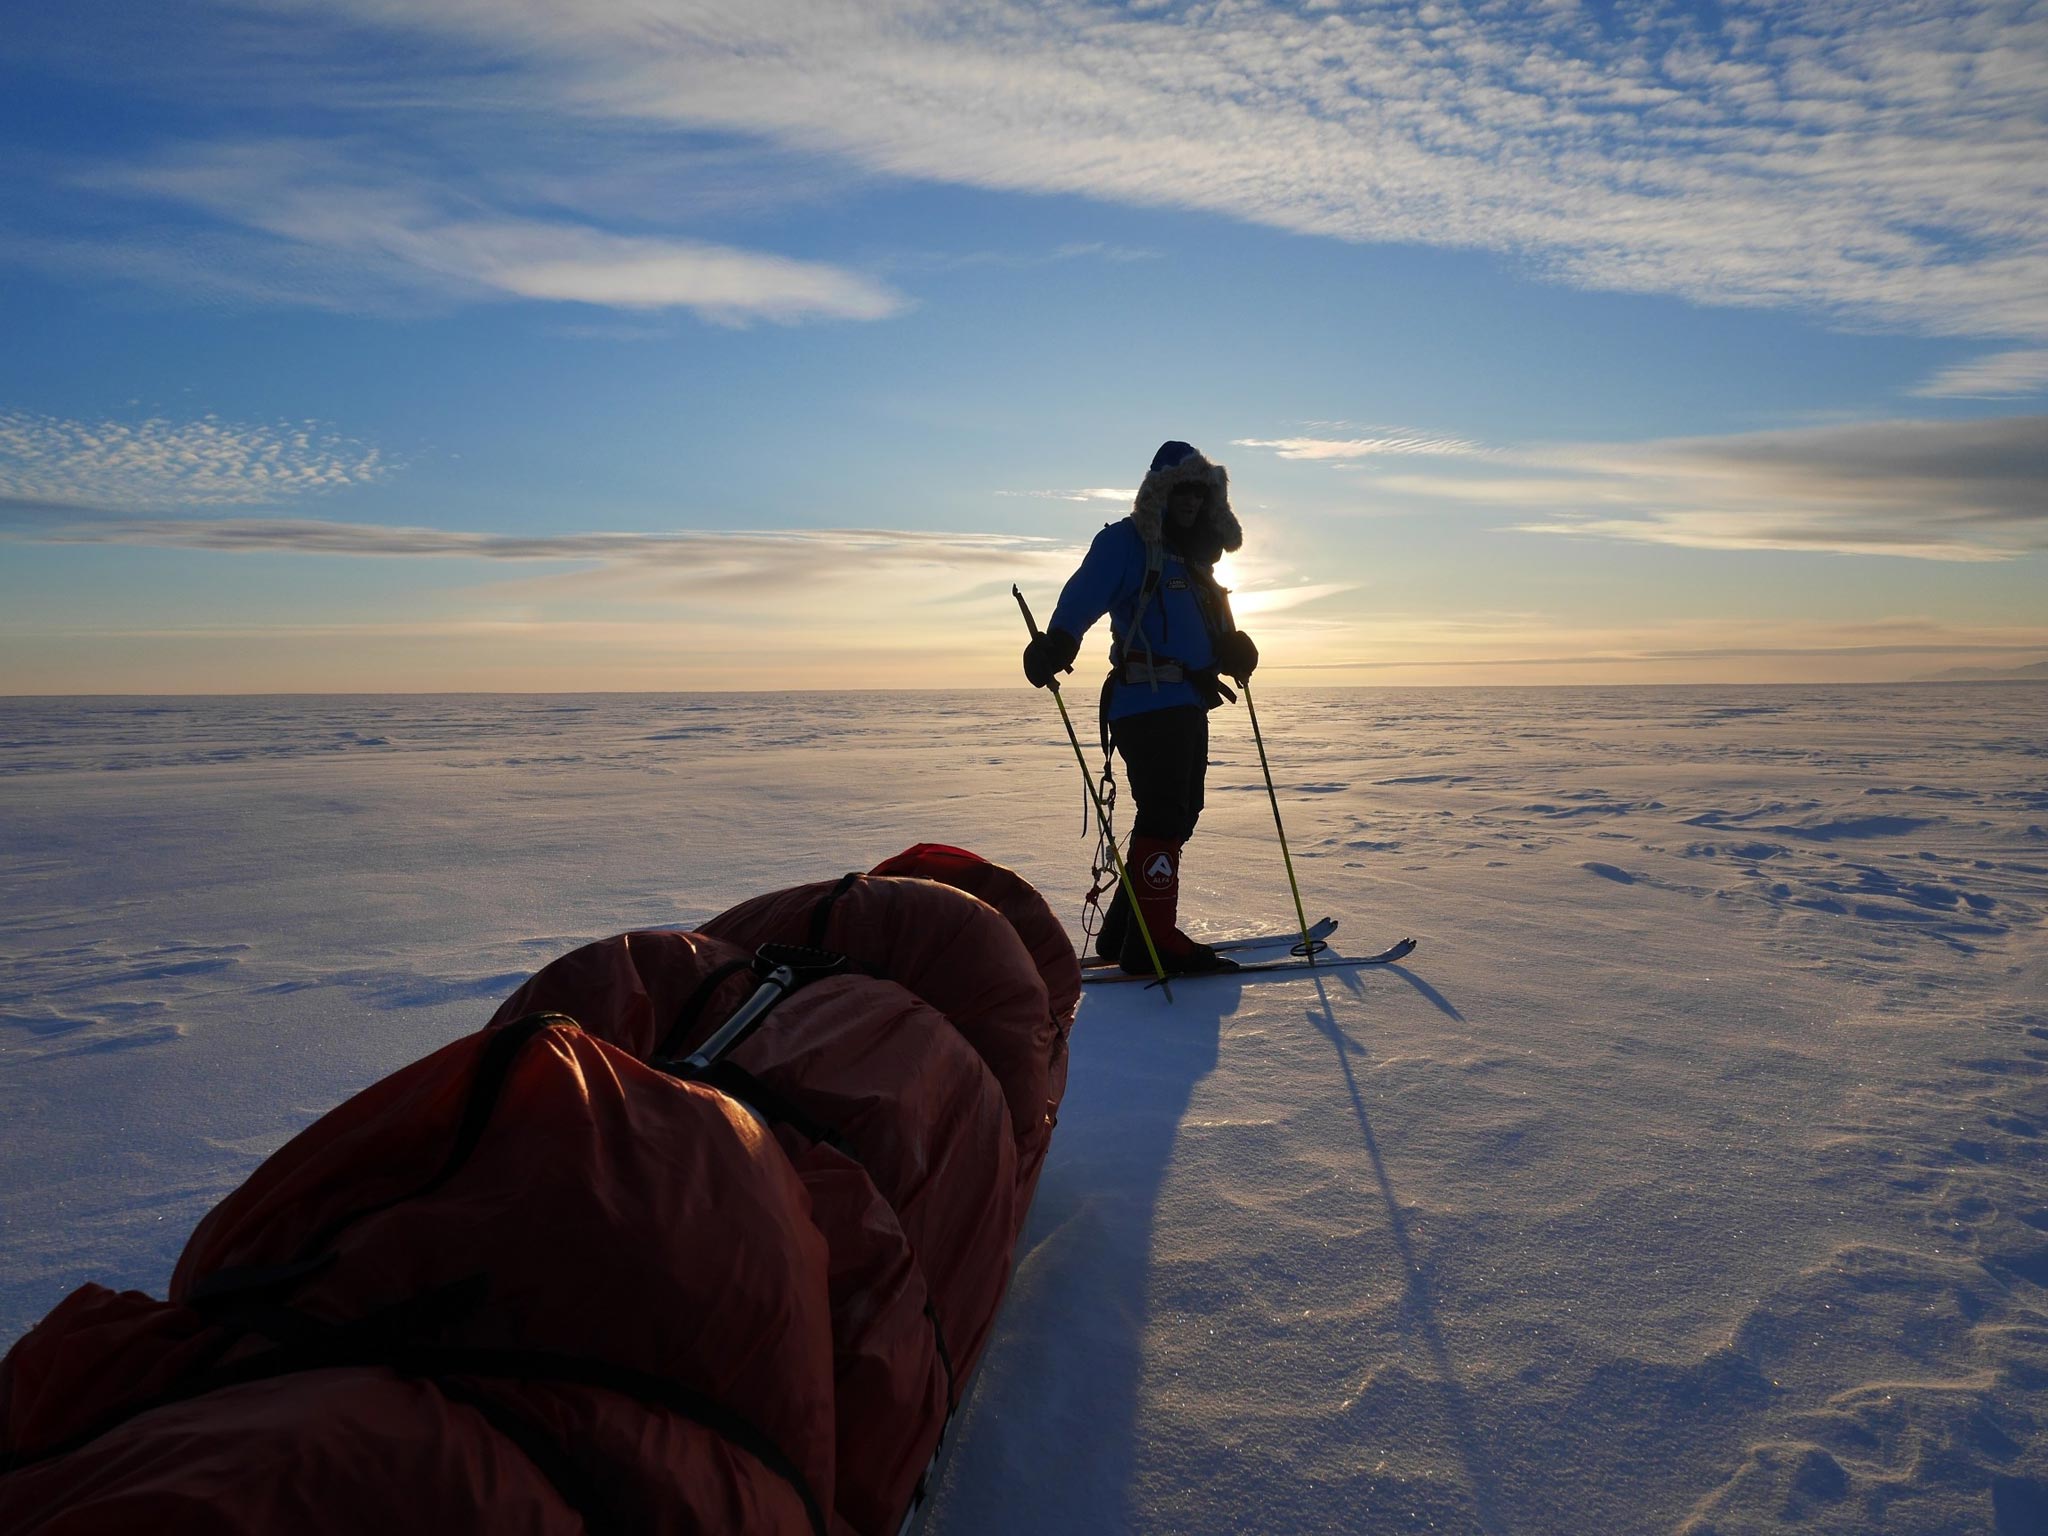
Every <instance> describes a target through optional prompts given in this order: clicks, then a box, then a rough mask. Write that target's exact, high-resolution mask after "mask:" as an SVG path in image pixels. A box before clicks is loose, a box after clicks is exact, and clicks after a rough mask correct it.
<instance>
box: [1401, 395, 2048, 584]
mask: <svg viewBox="0 0 2048 1536" xmlns="http://www.w3.org/2000/svg"><path fill="white" fill-rule="evenodd" d="M1494 462H1495V464H1497V465H1498V466H1499V472H1498V473H1493V474H1485V475H1480V474H1467V475H1452V474H1444V475H1421V474H1396V475H1383V476H1379V477H1377V478H1375V479H1374V480H1373V482H1372V483H1373V484H1375V485H1377V486H1379V487H1381V488H1383V489H1384V490H1386V491H1390V492H1399V493H1405V494H1412V495H1422V496H1428V497H1436V498H1445V499H1450V500H1454V501H1460V502H1464V503H1466V504H1468V505H1473V506H1479V507H1486V508H1489V509H1492V510H1496V511H1505V512H1512V513H1519V514H1523V515H1525V516H1527V517H1528V518H1529V520H1528V521H1524V522H1521V523H1519V524H1517V525H1515V526H1517V527H1518V528H1519V529H1520V530H1521V531H1524V532H1530V533H1545V534H1569V535H1576V536H1580V537H1597V538H1615V539H1628V540H1634V541H1637V542H1644V543H1655V544H1676V545H1683V546H1687V547H1691V548H1699V549H1796V550H1816V551H1828V552H1833V553H1839V554H1867V555H1902V556H1912V557H1918V558H1922V559H1931V560H2004V559H2011V558H2014V557H2016V556H2019V555H2023V554H2026V553H2029V552H2032V551H2038V550H2044V549H2048V416H2009V417H2001V418H1996V419H1991V420H1983V421H1871V422H1858V423H1851V424H1843V425H1832V426H1820V427H1802V428H1794V429H1789V430H1783V431H1773V432H1751V433H1742V434H1738V435H1734V436H1728V437H1707V438H1672V439H1666V440H1663V441H1657V442H1647V443H1629V444H1588V445H1577V446H1572V445H1561V446H1555V447H1544V448H1537V449H1520V450H1502V451H1501V452H1500V453H1499V454H1498V455H1497V456H1496V459H1495V461H1494Z"/></svg>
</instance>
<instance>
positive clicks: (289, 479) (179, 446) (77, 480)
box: [0, 411, 392, 510]
mask: <svg viewBox="0 0 2048 1536" xmlns="http://www.w3.org/2000/svg"><path fill="white" fill-rule="evenodd" d="M391 468H392V466H391V464H390V463H389V462H388V461H387V460H386V459H384V458H383V457H382V455H380V454H379V452H378V451H377V449H375V448H373V447H370V446H368V445H366V444H363V443H359V442H355V441H353V440H352V439H349V438H345V437H341V436H338V435H336V434H334V433H332V432H329V431H327V430H325V429H324V428H322V427H321V426H320V425H319V424H318V423H315V422H299V423H282V424H278V425H262V424H249V423H241V422H229V421H222V420H220V419H218V418H216V417H211V416H209V417H206V418H204V419H203V420H199V421H188V422H171V421H166V420H163V419H161V418H155V417H152V418H150V419H148V420H146V421H140V422H133V423H129V422H118V421H97V422H93V421H67V420H64V419H62V418H59V417H55V416H41V415H34V414H29V413H24V412H20V411H0V509H4V508H5V507H6V505H7V504H8V503H14V504H16V506H18V507H27V506H56V507H80V508H95V507H108V506H117V507H122V508H127V509H132V510H148V509H166V510H168V509H172V508H177V507H219V506H255V505H261V504H264V503H270V502H276V501H279V500H282V499H284V498H287V497H292V496H301V495H305V494H307V493H309V492H319V491H332V490H338V489H340V488H341V487H343V486H351V485H365V484H369V483H371V482H374V481H377V480H380V479H382V478H383V477H384V476H385V475H386V474H388V473H389V472H390V471H391Z"/></svg>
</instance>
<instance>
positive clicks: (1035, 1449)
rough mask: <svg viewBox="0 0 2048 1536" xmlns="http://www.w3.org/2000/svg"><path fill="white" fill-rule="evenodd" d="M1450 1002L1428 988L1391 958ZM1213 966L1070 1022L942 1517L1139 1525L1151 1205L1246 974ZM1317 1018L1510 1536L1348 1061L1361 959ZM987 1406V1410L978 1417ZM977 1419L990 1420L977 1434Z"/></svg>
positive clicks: (1461, 1436) (1445, 1396) (1412, 1311)
mask: <svg viewBox="0 0 2048 1536" xmlns="http://www.w3.org/2000/svg"><path fill="white" fill-rule="evenodd" d="M1387 969H1388V970H1389V971H1392V972H1394V973H1395V974H1398V975H1399V976H1400V977H1401V978H1402V979H1403V980H1404V981H1406V982H1407V983H1408V984H1409V985H1410V986H1412V987H1414V988H1415V989H1416V990H1417V991H1418V992H1420V993H1421V994H1422V995H1423V996H1424V997H1425V998H1427V999H1428V1000H1429V1001H1430V1002H1431V1003H1432V1004H1433V1005H1434V1006H1435V1007H1436V1008H1437V1009H1438V1010H1439V1011H1441V1012H1443V1013H1444V1014H1446V1015H1448V1016H1449V1017H1451V1018H1453V1019H1456V1018H1460V1017H1462V1016H1461V1015H1460V1014H1459V1013H1458V1011H1457V1009H1456V1008H1455V1007H1454V1006H1453V1005H1452V1004H1451V1003H1450V1002H1449V1001H1448V1000H1447V999H1445V998H1444V997H1443V996H1442V994H1440V993H1438V992H1437V991H1436V990H1435V988H1433V987H1431V986H1429V985H1428V984H1427V983H1426V982H1423V981H1422V980H1421V979H1420V978H1419V977H1416V976H1415V975H1413V974H1412V973H1410V972H1408V971H1405V970H1402V969H1400V968H1398V967H1391V966H1390V967H1388V968H1387ZM1254 984H1255V983H1249V982H1240V983H1236V984H1233V983H1232V982H1231V981H1230V980H1229V979H1228V978H1224V977H1216V978H1210V979H1207V980H1204V981H1202V982H1200V983H1198V984H1190V985H1187V986H1184V987H1183V988H1181V989H1180V990H1178V991H1177V992H1176V994H1175V1000H1174V1003H1173V1004H1172V1005H1171V1006H1169V1005H1168V1004H1167V1003H1166V1002H1165V1001H1164V999H1151V1000H1150V1001H1153V1002H1154V1004H1155V1005H1154V1006H1149V1007H1148V1006H1145V1005H1143V1004H1142V1003H1141V1004H1140V1006H1138V1007H1135V1008H1129V1009H1124V1008H1119V1009H1116V1010H1114V1011H1105V1012H1104V1013H1102V1014H1100V1015H1098V1016H1097V1017H1096V1018H1095V1019H1093V1020H1091V1019H1090V1018H1089V1010H1088V1009H1087V1007H1086V1006H1085V1005H1084V1007H1083V1009H1082V1012H1081V1017H1080V1019H1079V1021H1078V1022H1077V1024H1076V1025H1075V1029H1074V1035H1073V1052H1074V1055H1073V1060H1072V1062H1071V1064H1070V1070H1069V1074H1068V1079H1067V1081H1068V1091H1067V1098H1066V1102H1065V1104H1064V1105H1062V1107H1061V1109H1060V1123H1059V1128H1058V1129H1057V1130H1056V1131H1055V1133H1054V1155H1053V1158H1052V1160H1051V1161H1050V1162H1048V1164H1047V1167H1046V1171H1045V1176H1044V1180H1043V1182H1042V1183H1041V1184H1040V1186H1039V1190H1038V1197H1037V1201H1036V1203H1035V1204H1034V1207H1033V1209H1032V1213H1031V1218H1030V1221H1029V1222H1028V1223H1027V1225H1026V1227H1025V1232H1024V1239H1023V1242H1022V1244H1021V1245H1020V1251H1019V1257H1018V1264H1017V1270H1016V1274H1015V1277H1014V1278H1013V1280H1012V1281H1011V1288H1010V1296H1009V1299H1008V1301H1007V1302H1006V1303H1005V1308H1004V1316H1003V1318H1002V1319H1001V1320H1000V1321H999V1322H998V1324H997V1328H996V1333H995V1337H994V1338H993V1339H992V1341H991V1342H990V1345H989V1349H988V1352H987V1354H986V1355H985V1356H984V1358H983V1361H982V1364H981V1367H980V1370H979V1372H978V1373H977V1379H976V1381H975V1382H974V1384H973V1386H972V1389H971V1392H970V1395H969V1399H968V1403H967V1407H966V1409H965V1410H964V1412H963V1414H962V1418H961V1421H960V1422H958V1423H956V1424H955V1425H954V1426H953V1428H952V1430H951V1431H950V1432H949V1438H957V1441H958V1443H957V1444H956V1445H955V1446H953V1447H952V1448H951V1449H950V1450H949V1452H948V1454H947V1460H946V1463H945V1465H944V1466H943V1468H942V1469H941V1472H940V1474H939V1478H938V1481H937V1484H936V1486H935V1489H934V1492H933V1497H932V1499H931V1500H930V1502H929V1503H928V1504H927V1506H926V1507H925V1510H924V1511H923V1515H922V1520H921V1525H920V1529H921V1530H922V1531H923V1532H924V1533H926V1536H936V1533H952V1532H974V1533H976V1536H982V1533H991V1536H1000V1533H1005V1532H1013V1531H1014V1532H1030V1533H1033V1536H1036V1533H1039V1532H1044V1531H1048V1530H1051V1531H1086V1532H1095V1531H1102V1532H1112V1531H1127V1530H1131V1529H1134V1528H1135V1526H1136V1525H1137V1523H1138V1520H1137V1517H1138V1513H1139V1512H1138V1510H1137V1509H1136V1508H1134V1507H1133V1499H1134V1496H1138V1495H1136V1493H1135V1485H1136V1484H1137V1482H1138V1478H1139V1473H1140V1470H1141V1469H1140V1466H1139V1461H1140V1456H1141V1453H1142V1451H1143V1449H1144V1448H1143V1446H1142V1445H1141V1444H1140V1442H1139V1439H1138V1414H1139V1406H1140V1405H1139V1395H1140V1393H1141V1391H1142V1390H1143V1385H1144V1377H1145V1337H1146V1328H1147V1322H1148V1317H1147V1298H1148V1295H1149V1293H1150V1283H1149V1282H1150V1277H1151V1269H1152V1247H1153V1222H1154V1218H1155V1213H1156V1211H1157V1207H1158V1203H1159V1197H1160V1194H1161V1188H1162V1185H1163V1184H1164V1182H1165V1178H1166V1173H1167V1169H1168V1167H1169V1165H1170V1164H1171V1162H1172V1158H1173V1152H1174V1143H1175V1140H1176V1138H1177V1136H1178V1134H1179V1130H1180V1123H1181V1120H1182V1118H1183V1116H1184V1115H1185V1114H1186V1112H1187V1108H1188V1104H1189V1102H1190V1100H1191V1099H1192V1098H1193V1095H1194V1091H1195V1088H1196V1086H1197V1085H1198V1084H1200V1083H1201V1081H1202V1080H1203V1079H1204V1078H1205V1077H1207V1076H1208V1075H1209V1073H1210V1072H1211V1071H1212V1070H1214V1068H1215V1066H1216V1064H1217V1054H1218V1043H1219V1041H1220V1038H1221V1034H1222V1024H1223V1020H1225V1019H1226V1018H1228V1017H1230V1016H1231V1015H1232V1014H1234V1013H1235V1012H1236V1011H1237V1007H1238V1000H1239V997H1240V995H1241V994H1242V991H1243V988H1244V987H1245V986H1247V985H1254ZM1314 985H1315V988H1316V998H1317V1003H1316V1006H1314V1007H1311V1008H1308V1009H1306V1010H1305V1011H1304V1015H1303V1016H1304V1017H1305V1018H1306V1020H1307V1022H1308V1023H1309V1025H1310V1026H1312V1027H1313V1028H1314V1029H1315V1030H1316V1031H1317V1032H1318V1033H1320V1034H1321V1035H1322V1036H1323V1037H1324V1038H1326V1039H1327V1040H1328V1041H1329V1042H1330V1044H1331V1046H1332V1047H1333V1048H1334V1049H1335V1051H1336V1056H1337V1061H1336V1065H1337V1069H1338V1071H1337V1074H1335V1075H1336V1077H1337V1079H1338V1081H1336V1082H1333V1083H1332V1084H1331V1085H1330V1086H1331V1089H1332V1090H1333V1091H1341V1092H1343V1093H1344V1094H1345V1095H1347V1096H1348V1098H1349V1101H1350V1106H1351V1110H1352V1113H1353V1116H1354V1117H1355V1119H1356V1121H1357V1125H1358V1133H1359V1138H1360V1142H1361V1144H1362V1150H1363V1152H1364V1154H1365V1162H1366V1171H1368V1172H1369V1174H1370V1182H1369V1183H1367V1184H1365V1185H1363V1187H1362V1188H1363V1190H1371V1191H1375V1192H1376V1193H1377V1195H1378V1197H1379V1202H1380V1203H1381V1204H1382V1205H1383V1206H1384V1214H1383V1215H1382V1216H1380V1217H1379V1218H1378V1219H1379V1220H1381V1221H1383V1222H1384V1229H1385V1231H1386V1233H1387V1235H1388V1237H1389V1238H1390V1239H1391V1241H1392V1243H1393V1245H1394V1248H1395V1251H1396V1253H1397V1255H1398V1257H1399V1260H1400V1263H1401V1266H1402V1272H1403V1295H1402V1304H1401V1315H1402V1323H1403V1327H1404V1329H1405V1330H1407V1331H1408V1332H1409V1334H1410V1336H1411V1337H1412V1338H1413V1339H1415V1340H1416V1342H1417V1343H1419V1344H1420V1345H1421V1347H1422V1351H1423V1353H1424V1354H1425V1356H1426V1357H1427V1359H1428V1360H1429V1362H1430V1367H1431V1370H1432V1372H1433V1374H1434V1376H1435V1378H1436V1388H1437V1391H1438V1392H1439V1393H1440V1395H1441V1396H1440V1402H1441V1405H1442V1413H1443V1422H1444V1423H1445V1425H1446V1427H1447V1428H1448V1431H1449V1434H1450V1440H1451V1444H1452V1445H1453V1446H1455V1448H1456V1450H1457V1453H1458V1456H1459V1459H1460V1461H1461V1462H1462V1463H1463V1468H1464V1473H1465V1482H1466V1486H1467V1488H1468V1489H1469V1490H1470V1495H1471V1499H1472V1511H1473V1514H1474V1516H1475V1517H1476V1520H1477V1523H1478V1525H1479V1528H1480V1529H1481V1530H1482V1531H1484V1532H1487V1533H1489V1536H1505V1533H1506V1532H1507V1530H1508V1523H1507V1520H1506V1517H1505V1515H1504V1514H1503V1512H1502V1500H1501V1495H1500V1491H1499V1487H1498V1482H1497V1479H1496V1477H1495V1475H1494V1473H1493V1471H1492V1470H1491V1466H1490V1456H1489V1453H1488V1451H1487V1449H1486V1442H1485V1436H1484V1433H1483V1432H1482V1430H1481V1429H1480V1427H1479V1424H1478V1422H1477V1416H1476V1414H1475V1412H1474V1407H1473V1404H1472V1402H1471V1400H1470V1397H1469V1395H1468V1393H1467V1392H1466V1389H1465V1388H1464V1386H1463V1385H1462V1384H1461V1383H1460V1381H1459V1379H1458V1376H1457V1373H1456V1370H1455V1368H1454V1365H1453V1362H1452V1359H1451V1355H1450V1350H1449V1348H1448V1347H1447V1345H1446V1343H1445V1340H1444V1336H1443V1332H1442V1330H1441V1328H1440V1327H1439V1325H1438V1323H1437V1320H1436V1315H1435V1304H1434V1301H1433V1299H1432V1297H1431V1295H1430V1290H1429V1282H1428V1271H1427V1266H1426V1265H1425V1263H1424V1262H1423V1260H1422V1258H1421V1256H1420V1255H1419V1254H1418V1252H1417V1250H1416V1246H1415V1243H1414V1241H1413V1238H1412V1237H1411V1235H1410V1233H1409V1231H1408V1223H1407V1217H1406V1216H1405V1214H1404V1213H1403V1210H1402V1207H1401V1202H1400V1200H1399V1199H1398V1198H1397V1196H1396V1194H1395V1191H1394V1185H1393V1180H1392V1178H1391V1176H1390V1175H1389V1173H1388V1169H1387V1163H1386V1159H1385V1157H1384V1156H1383V1155H1382V1153H1381V1149H1380V1144H1379V1140H1378V1138H1377V1136H1376V1135H1375V1134H1374V1131H1373V1124H1372V1118H1371V1116H1370V1114H1369V1113H1368V1111H1367V1107H1366V1101H1365V1096H1364V1093H1363V1091H1362V1090H1361V1088H1360V1086H1359V1080H1358V1074H1357V1071H1356V1069H1355V1067H1354V1062H1356V1061H1357V1060H1359V1059H1361V1058H1362V1057H1363V1056H1364V1055H1365V1054H1366V1052H1367V1047H1366V1046H1365V1045H1364V1043H1363V1042H1361V1041H1360V1040H1358V1039H1356V1038H1354V1037H1353V1036H1352V1035H1351V1034H1349V1033H1347V1032H1346V1030H1345V1029H1344V1028H1343V1026H1342V1024H1341V1023H1340V1022H1339V1017H1338V1010H1337V1007H1336V1002H1335V999H1334V997H1333V995H1332V991H1331V989H1332V987H1341V988H1343V989H1344V990H1345V991H1346V992H1348V993H1350V994H1351V995H1352V996H1359V995H1363V994H1364V992H1365V991H1366V988H1365V986H1364V984H1363V983H1362V981H1361V979H1360V978H1359V977H1358V976H1357V975H1356V973H1349V972H1342V971H1338V972H1332V973H1331V975H1330V976H1329V977H1327V978H1325V977H1322V976H1317V977H1315V978H1314ZM984 1421H986V1422H985V1423H984ZM978 1427H985V1428H986V1430H987V1432H985V1433H976V1430H977V1428H978Z"/></svg>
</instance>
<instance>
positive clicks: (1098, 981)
mask: <svg viewBox="0 0 2048 1536" xmlns="http://www.w3.org/2000/svg"><path fill="white" fill-rule="evenodd" d="M1309 931H1310V932H1311V933H1313V932H1314V931H1315V930H1314V929H1310V930H1309ZM1218 947H1219V948H1220V947H1221V946H1218ZM1414 952H1415V941H1414V940H1413V939H1403V940H1402V941H1401V942H1400V943H1398V944H1396V945H1394V946H1393V947H1392V948H1390V949H1383V950H1381V951H1380V952H1379V953H1378V954H1376V955H1362V956H1359V957H1356V958H1352V957H1348V956H1342V955H1327V956H1324V957H1322V958H1320V959H1317V960H1315V961H1313V962H1310V961H1307V960H1301V959H1295V958H1292V957H1290V958H1288V959H1286V960H1254V961H1252V962H1251V963H1250V964H1249V965H1240V966H1239V967H1238V968H1237V969H1236V970H1234V971H1184V972H1182V973H1181V974H1179V975H1176V976H1169V977H1167V980H1168V981H1171V982H1175V983H1179V982H1183V981H1205V980H1208V979H1209V978H1211V977H1218V976H1263V975H1269V974H1271V973H1272V972H1274V971H1348V970H1354V969H1356V968H1357V967H1359V966H1361V965H1392V964H1393V963H1394V962H1395V961H1396V960H1405V959H1406V958H1407V957H1408V956H1409V955H1411V954H1413V953H1414ZM1126 981H1142V982H1145V983H1147V984H1148V985H1152V986H1156V985H1158V982H1159V978H1158V977H1156V976H1147V975H1144V974H1143V973H1140V974H1138V975H1136V976H1133V975H1131V974H1129V973H1128V972H1126V971H1119V970H1112V969H1110V968H1109V967H1108V966H1097V967H1095V968H1094V969H1092V970H1089V971H1084V972H1083V973H1082V975H1081V984H1082V985H1083V986H1085V987H1106V986H1109V985H1111V984H1112V983H1115V982H1126Z"/></svg>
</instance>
